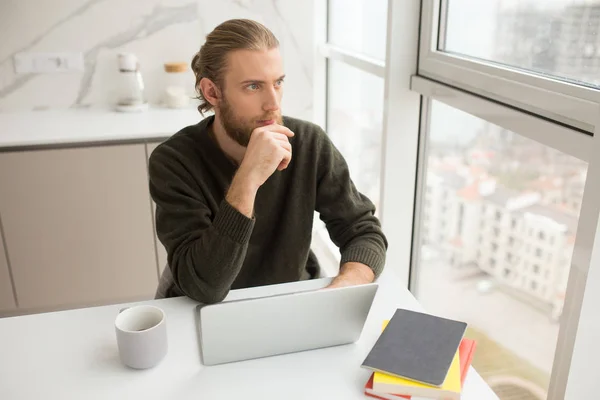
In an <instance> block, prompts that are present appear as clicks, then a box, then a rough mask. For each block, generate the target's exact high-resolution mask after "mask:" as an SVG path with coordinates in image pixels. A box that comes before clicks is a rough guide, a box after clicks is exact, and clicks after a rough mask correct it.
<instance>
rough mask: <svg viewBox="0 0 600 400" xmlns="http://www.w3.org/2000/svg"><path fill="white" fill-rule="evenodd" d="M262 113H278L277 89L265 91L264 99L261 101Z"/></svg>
mask: <svg viewBox="0 0 600 400" xmlns="http://www.w3.org/2000/svg"><path fill="white" fill-rule="evenodd" d="M263 110H264V111H278V110H279V93H278V92H277V89H276V88H274V87H272V88H270V89H269V90H267V91H266V94H265V98H264V101H263Z"/></svg>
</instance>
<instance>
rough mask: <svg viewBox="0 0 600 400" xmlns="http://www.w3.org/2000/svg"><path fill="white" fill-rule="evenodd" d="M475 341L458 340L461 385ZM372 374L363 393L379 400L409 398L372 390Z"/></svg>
mask: <svg viewBox="0 0 600 400" xmlns="http://www.w3.org/2000/svg"><path fill="white" fill-rule="evenodd" d="M475 347H476V342H475V341H474V340H471V339H466V338H463V340H462V341H461V342H460V346H459V348H458V357H459V359H460V384H461V386H462V385H464V383H465V378H466V377H467V373H468V372H469V367H470V366H471V362H472V361H473V354H474V353H475ZM373 375H374V374H371V377H370V378H369V380H368V382H367V384H366V385H365V395H367V396H369V397H373V398H375V399H379V400H400V399H411V396H406V395H402V394H389V393H380V392H376V391H374V390H373ZM412 399H413V400H416V399H417V398H416V397H412Z"/></svg>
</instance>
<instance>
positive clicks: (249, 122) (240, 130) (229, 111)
mask: <svg viewBox="0 0 600 400" xmlns="http://www.w3.org/2000/svg"><path fill="white" fill-rule="evenodd" d="M219 111H220V117H221V124H222V125H223V128H224V129H225V132H226V133H227V136H229V137H230V138H231V139H233V140H235V142H236V143H238V144H239V145H240V146H243V147H248V143H249V142H250V135H251V134H252V131H253V130H254V129H256V128H258V127H259V125H258V123H257V122H258V121H266V120H270V119H272V120H274V121H275V123H277V124H279V125H283V120H282V118H281V114H280V113H267V114H265V115H263V116H261V117H260V118H252V119H249V118H243V117H240V116H238V115H236V113H235V111H234V110H233V107H232V106H231V104H229V102H228V101H227V99H226V98H225V97H224V98H223V101H222V102H221V104H220V107H219Z"/></svg>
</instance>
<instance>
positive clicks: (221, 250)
mask: <svg viewBox="0 0 600 400" xmlns="http://www.w3.org/2000/svg"><path fill="white" fill-rule="evenodd" d="M213 120H214V117H212V116H211V117H208V118H205V119H204V120H202V121H200V122H199V123H198V124H197V125H192V126H188V127H186V128H184V129H182V130H181V131H179V132H178V133H176V134H175V135H173V136H172V137H171V138H169V139H168V140H167V141H165V142H164V143H162V144H161V145H160V146H158V147H157V148H156V149H155V150H154V151H153V152H152V155H151V156H150V163H149V174H150V193H151V195H152V198H153V199H154V201H155V203H156V231H157V234H158V238H159V240H160V241H161V243H162V244H163V245H164V246H165V248H166V250H167V254H168V264H169V268H165V273H163V276H162V277H161V282H160V284H159V290H158V294H157V296H158V297H162V296H166V297H172V296H181V295H187V296H188V297H190V298H192V299H194V300H197V301H200V302H202V303H215V302H219V301H221V300H223V298H225V296H226V295H227V293H228V292H229V290H230V289H237V288H245V287H252V286H260V285H269V284H275V283H283V282H291V281H298V280H301V279H308V278H311V277H314V275H315V274H316V273H317V271H316V269H317V268H318V265H316V260H315V259H314V255H313V254H312V252H311V251H310V245H311V234H312V226H313V215H314V211H315V210H316V211H318V212H319V215H320V218H321V219H322V220H323V221H324V222H325V224H326V226H327V229H328V231H329V234H330V236H331V238H332V241H333V242H334V243H335V244H336V245H337V246H338V247H339V248H340V251H341V263H342V264H343V263H345V262H348V261H356V262H361V263H363V264H366V265H368V266H369V267H370V268H372V269H373V271H374V273H375V276H376V277H377V276H379V274H380V273H381V271H382V269H383V266H384V262H385V253H386V249H387V241H386V238H385V236H384V234H383V232H382V231H381V227H380V223H379V220H378V219H377V218H376V217H375V216H374V215H373V213H374V211H375V207H374V205H373V204H372V203H371V201H370V200H369V199H368V198H366V197H365V196H364V195H362V194H361V193H359V192H358V191H357V190H356V188H355V186H354V184H353V183H352V181H351V179H350V176H349V173H348V166H347V165H346V162H345V160H344V159H343V157H342V155H341V154H340V153H339V151H338V150H337V149H336V148H335V147H334V145H333V144H332V142H331V141H330V140H329V138H328V136H327V135H326V134H325V133H324V132H323V130H322V129H321V128H319V127H318V126H316V125H314V124H311V123H309V122H305V121H301V120H297V119H293V118H289V117H284V120H283V121H284V125H285V126H287V127H288V128H289V129H290V130H292V131H293V132H294V133H295V136H294V137H292V138H290V143H291V145H292V149H293V155H292V161H291V163H290V164H289V166H288V168H287V169H285V170H283V171H276V172H275V173H274V174H273V175H272V176H271V177H270V178H269V179H268V180H267V181H266V182H265V184H264V185H263V186H261V187H260V189H259V190H258V193H257V196H256V201H255V205H254V213H255V215H254V218H252V219H250V218H247V217H246V216H244V215H243V214H241V213H239V212H238V211H237V210H236V209H235V208H233V207H232V206H231V205H229V203H227V202H226V201H225V195H226V193H227V190H228V187H229V185H230V183H231V180H232V178H233V175H234V174H235V171H236V166H235V165H234V164H233V163H231V161H229V159H228V158H227V157H226V156H225V154H224V153H223V152H222V150H221V149H220V148H219V146H218V144H216V143H215V142H214V140H213V139H212V138H211V136H210V135H209V134H208V129H207V128H208V127H209V126H210V124H212V122H213ZM161 292H162V293H161ZM161 295H162V296H161Z"/></svg>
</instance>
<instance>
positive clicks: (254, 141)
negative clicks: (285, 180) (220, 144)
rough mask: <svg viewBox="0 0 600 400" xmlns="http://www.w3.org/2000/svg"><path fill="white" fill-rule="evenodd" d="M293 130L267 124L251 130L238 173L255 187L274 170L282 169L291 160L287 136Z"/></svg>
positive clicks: (290, 135) (289, 136) (260, 184)
mask: <svg viewBox="0 0 600 400" xmlns="http://www.w3.org/2000/svg"><path fill="white" fill-rule="evenodd" d="M292 136H294V132H292V131H290V130H289V129H288V128H286V127H285V126H282V125H277V124H273V125H267V126H262V127H260V128H256V129H255V130H254V131H252V134H251V136H250V142H249V143H248V148H247V150H246V154H245V155H244V159H243V160H242V163H241V164H240V168H239V170H238V175H243V176H244V177H245V178H246V179H247V180H248V181H249V182H250V183H251V184H253V185H254V186H255V187H256V188H257V189H258V188H259V187H260V186H262V185H263V184H264V183H265V182H266V181H267V179H269V177H270V176H271V175H273V172H275V170H279V171H282V170H284V169H286V168H287V166H288V165H289V163H290V161H292V145H291V144H290V141H289V138H291V137H292Z"/></svg>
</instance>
